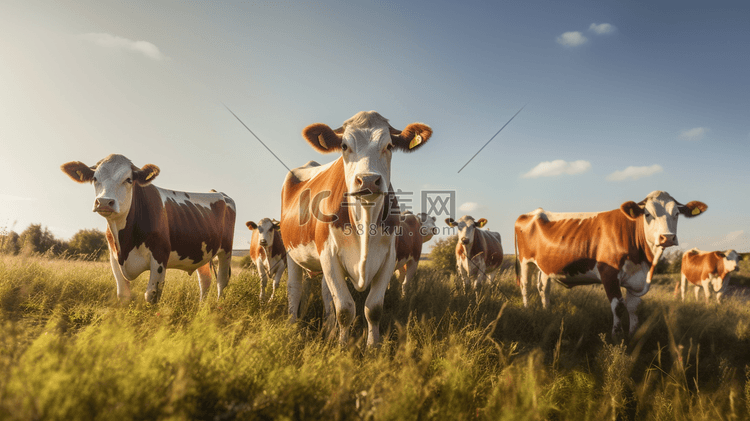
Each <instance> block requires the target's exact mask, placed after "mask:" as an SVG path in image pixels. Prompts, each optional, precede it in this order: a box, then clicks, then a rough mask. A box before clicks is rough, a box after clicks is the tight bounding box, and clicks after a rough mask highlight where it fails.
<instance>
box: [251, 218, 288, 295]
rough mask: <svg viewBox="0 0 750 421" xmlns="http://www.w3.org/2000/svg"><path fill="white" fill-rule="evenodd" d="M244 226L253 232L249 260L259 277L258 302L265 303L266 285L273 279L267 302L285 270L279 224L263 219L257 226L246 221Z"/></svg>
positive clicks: (274, 292) (274, 291)
mask: <svg viewBox="0 0 750 421" xmlns="http://www.w3.org/2000/svg"><path fill="white" fill-rule="evenodd" d="M245 225H246V226H247V228H248V229H249V230H250V231H252V232H253V236H252V238H251V239H250V258H251V259H252V260H253V263H255V267H256V268H257V269H258V276H260V302H261V303H263V302H265V301H266V284H267V283H268V280H269V279H273V289H272V290H271V297H270V298H269V299H268V300H269V301H270V300H273V296H274V294H276V288H278V287H279V283H280V282H281V275H283V274H284V270H286V250H284V242H283V241H282V239H281V231H280V228H279V222H278V221H276V220H272V219H268V218H263V219H261V220H260V221H258V223H257V224H256V223H255V222H253V221H247V223H246V224H245Z"/></svg>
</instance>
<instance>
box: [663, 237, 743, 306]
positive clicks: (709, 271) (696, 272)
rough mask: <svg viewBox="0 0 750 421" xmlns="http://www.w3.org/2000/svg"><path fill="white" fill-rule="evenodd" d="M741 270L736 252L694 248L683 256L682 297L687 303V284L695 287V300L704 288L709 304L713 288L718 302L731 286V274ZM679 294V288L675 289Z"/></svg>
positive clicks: (680, 286)
mask: <svg viewBox="0 0 750 421" xmlns="http://www.w3.org/2000/svg"><path fill="white" fill-rule="evenodd" d="M738 270H740V256H739V255H738V254H737V252H736V251H734V250H727V251H701V250H698V249H697V248H694V249H692V250H690V251H687V252H685V254H683V255H682V269H681V270H680V283H679V284H678V285H679V288H680V293H681V294H680V295H681V296H682V301H685V291H686V290H687V283H688V282H690V283H691V284H693V285H695V299H696V300H697V299H698V294H699V292H700V289H701V287H703V294H704V296H705V297H706V302H708V300H709V298H710V297H711V287H713V290H714V292H716V302H717V303H720V302H721V297H722V295H724V292H725V291H726V289H727V286H728V285H729V278H730V276H731V273H732V272H734V271H738ZM675 292H677V288H675Z"/></svg>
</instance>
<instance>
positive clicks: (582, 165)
mask: <svg viewBox="0 0 750 421" xmlns="http://www.w3.org/2000/svg"><path fill="white" fill-rule="evenodd" d="M589 169H591V163H590V162H588V161H583V160H579V161H573V162H565V161H563V160H562V159H557V160H554V161H544V162H541V163H539V165H537V166H536V167H534V168H533V169H532V170H531V171H529V172H527V173H526V174H524V175H522V176H521V177H522V178H537V177H556V176H558V175H563V174H569V175H573V174H580V173H584V172H586V171H588V170H589Z"/></svg>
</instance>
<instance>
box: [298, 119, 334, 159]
mask: <svg viewBox="0 0 750 421" xmlns="http://www.w3.org/2000/svg"><path fill="white" fill-rule="evenodd" d="M343 134H344V130H343V129H342V128H338V129H336V130H331V128H330V127H328V126H327V125H325V124H323V123H315V124H311V125H309V126H307V127H305V130H302V137H304V138H305V140H307V142H308V143H309V144H310V145H312V147H313V149H315V150H316V151H318V152H320V153H329V152H335V151H340V150H341V138H342V136H343Z"/></svg>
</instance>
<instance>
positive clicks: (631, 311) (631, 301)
mask: <svg viewBox="0 0 750 421" xmlns="http://www.w3.org/2000/svg"><path fill="white" fill-rule="evenodd" d="M640 304H641V299H640V297H636V296H635V295H633V294H631V293H630V291H626V292H625V308H627V309H628V316H630V330H629V333H630V337H631V338H632V337H633V334H635V330H636V329H637V328H638V313H637V312H636V310H638V305H640Z"/></svg>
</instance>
